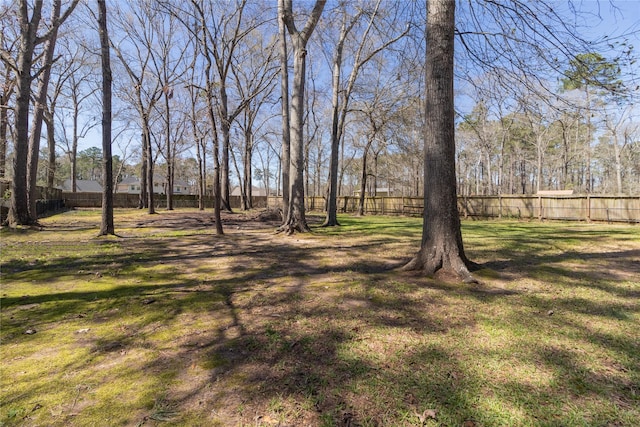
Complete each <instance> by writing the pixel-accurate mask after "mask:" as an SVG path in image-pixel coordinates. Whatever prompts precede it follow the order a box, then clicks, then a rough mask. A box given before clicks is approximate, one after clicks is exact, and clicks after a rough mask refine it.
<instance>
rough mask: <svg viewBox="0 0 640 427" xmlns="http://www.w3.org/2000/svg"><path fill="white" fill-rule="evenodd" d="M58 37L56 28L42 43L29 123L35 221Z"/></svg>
mask: <svg viewBox="0 0 640 427" xmlns="http://www.w3.org/2000/svg"><path fill="white" fill-rule="evenodd" d="M60 3H61V2H60V0H56V1H54V2H53V8H52V9H51V22H55V21H56V20H57V19H58V18H59V17H60V8H61V4H60ZM57 37H58V31H57V28H56V29H54V31H52V32H51V35H50V36H49V39H48V40H47V41H46V42H45V45H44V55H43V60H42V67H43V68H44V71H43V72H42V73H41V75H40V80H39V82H38V90H37V93H36V96H35V104H34V108H33V122H32V123H31V135H29V154H28V157H27V199H28V201H29V205H28V208H29V216H30V217H31V219H32V220H33V221H37V219H38V212H37V211H36V199H37V197H38V190H37V187H36V185H37V177H38V162H39V157H40V137H41V136H42V121H43V118H44V108H45V105H46V103H47V91H48V90H49V80H50V77H51V65H52V64H53V53H54V51H55V48H56V39H57Z"/></svg>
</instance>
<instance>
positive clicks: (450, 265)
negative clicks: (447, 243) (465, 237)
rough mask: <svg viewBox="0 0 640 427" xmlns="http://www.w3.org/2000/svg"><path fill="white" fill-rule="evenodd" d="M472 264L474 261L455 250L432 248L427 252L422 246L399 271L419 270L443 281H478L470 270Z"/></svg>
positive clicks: (472, 266) (473, 264)
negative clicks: (464, 257)
mask: <svg viewBox="0 0 640 427" xmlns="http://www.w3.org/2000/svg"><path fill="white" fill-rule="evenodd" d="M474 266H476V264H475V263H472V262H470V261H468V260H466V259H463V257H462V256H460V255H459V253H458V252H457V251H451V252H448V251H445V250H443V248H440V250H438V248H432V250H431V251H429V253H427V252H426V251H425V250H424V248H423V249H421V250H420V251H419V252H418V254H417V255H416V256H415V257H414V258H413V259H411V261H409V262H408V263H407V264H405V265H404V266H402V267H401V268H400V271H419V272H421V273H423V274H425V275H427V276H431V277H434V278H436V279H438V280H442V281H444V282H462V283H479V281H478V279H476V278H475V277H474V276H473V275H472V274H471V271H470V269H473V268H474Z"/></svg>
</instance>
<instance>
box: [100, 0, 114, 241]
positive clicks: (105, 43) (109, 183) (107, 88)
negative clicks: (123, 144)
mask: <svg viewBox="0 0 640 427" xmlns="http://www.w3.org/2000/svg"><path fill="white" fill-rule="evenodd" d="M98 30H99V32H100V57H101V59H102V177H103V181H104V182H103V186H102V223H101V226H100V233H99V235H100V236H104V235H107V234H111V235H115V228H114V223H113V168H112V157H111V81H112V76H111V59H110V55H109V32H108V29H107V7H106V4H105V0H98Z"/></svg>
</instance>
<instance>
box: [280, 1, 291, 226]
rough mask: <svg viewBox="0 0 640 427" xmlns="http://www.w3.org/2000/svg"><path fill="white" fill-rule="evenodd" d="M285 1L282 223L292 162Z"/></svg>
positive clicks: (281, 6)
mask: <svg viewBox="0 0 640 427" xmlns="http://www.w3.org/2000/svg"><path fill="white" fill-rule="evenodd" d="M284 19H285V18H284V0H279V1H278V31H279V35H280V100H281V106H282V156H281V164H282V167H281V172H282V182H281V183H280V184H281V188H282V223H283V224H284V223H285V221H286V220H287V216H286V214H287V210H288V208H289V164H290V162H291V151H290V150H291V127H290V124H291V120H290V117H289V60H288V53H287V33H286V27H285V24H284Z"/></svg>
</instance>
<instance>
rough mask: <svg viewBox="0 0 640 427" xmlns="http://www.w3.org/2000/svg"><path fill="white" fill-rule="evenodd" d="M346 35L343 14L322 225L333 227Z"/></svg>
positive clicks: (335, 218)
mask: <svg viewBox="0 0 640 427" xmlns="http://www.w3.org/2000/svg"><path fill="white" fill-rule="evenodd" d="M346 37H347V22H346V15H345V16H343V22H342V28H341V30H340V39H339V40H338V45H337V46H336V55H335V57H334V59H333V74H332V78H331V89H332V90H331V112H332V117H331V157H330V158H329V189H328V194H327V196H328V199H327V217H326V219H325V221H324V223H323V224H322V226H323V227H333V226H337V225H340V224H339V223H338V161H339V158H338V154H339V153H340V135H339V128H338V119H339V118H340V74H341V69H342V51H343V49H344V42H345V40H346Z"/></svg>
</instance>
